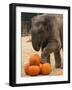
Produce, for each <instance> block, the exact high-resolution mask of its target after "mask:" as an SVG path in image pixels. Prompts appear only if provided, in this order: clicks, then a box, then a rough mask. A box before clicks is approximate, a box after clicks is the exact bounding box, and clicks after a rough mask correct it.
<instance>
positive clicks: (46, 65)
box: [41, 63, 52, 75]
mask: <svg viewBox="0 0 72 90" xmlns="http://www.w3.org/2000/svg"><path fill="white" fill-rule="evenodd" d="M51 71H52V68H51V65H50V64H49V63H44V64H42V67H41V74H43V75H48V74H50V73H51Z"/></svg>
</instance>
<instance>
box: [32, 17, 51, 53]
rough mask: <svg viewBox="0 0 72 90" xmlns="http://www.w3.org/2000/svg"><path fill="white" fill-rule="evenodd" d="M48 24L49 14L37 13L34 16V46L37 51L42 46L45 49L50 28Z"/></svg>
mask: <svg viewBox="0 0 72 90" xmlns="http://www.w3.org/2000/svg"><path fill="white" fill-rule="evenodd" d="M48 24H49V23H48V21H47V15H37V16H35V17H33V18H32V27H31V34H32V46H33V48H34V49H35V50H36V51H39V50H40V48H41V49H43V48H44V47H45V44H46V43H47V42H46V40H47V39H48V36H49V31H48V30H49V28H50V25H48ZM48 26H49V27H48ZM45 42H46V43H45Z"/></svg>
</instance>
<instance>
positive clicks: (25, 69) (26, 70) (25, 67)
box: [24, 63, 30, 75]
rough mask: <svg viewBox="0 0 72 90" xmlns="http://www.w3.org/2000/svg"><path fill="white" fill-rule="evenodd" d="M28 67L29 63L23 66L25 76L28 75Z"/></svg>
mask: <svg viewBox="0 0 72 90" xmlns="http://www.w3.org/2000/svg"><path fill="white" fill-rule="evenodd" d="M29 66H30V65H29V63H27V64H25V65H24V71H25V73H26V74H27V75H29Z"/></svg>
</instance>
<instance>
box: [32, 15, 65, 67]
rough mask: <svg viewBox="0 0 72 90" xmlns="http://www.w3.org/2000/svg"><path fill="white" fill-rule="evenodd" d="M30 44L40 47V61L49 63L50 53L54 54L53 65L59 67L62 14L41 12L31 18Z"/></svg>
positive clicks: (61, 47)
mask: <svg viewBox="0 0 72 90" xmlns="http://www.w3.org/2000/svg"><path fill="white" fill-rule="evenodd" d="M31 37H32V46H33V48H34V50H36V51H39V50H40V49H41V51H42V53H41V63H46V62H48V63H51V62H50V54H51V53H52V52H53V53H54V56H55V67H56V68H61V55H60V50H61V49H63V15H62V14H41V15H37V16H34V17H33V18H32V25H31Z"/></svg>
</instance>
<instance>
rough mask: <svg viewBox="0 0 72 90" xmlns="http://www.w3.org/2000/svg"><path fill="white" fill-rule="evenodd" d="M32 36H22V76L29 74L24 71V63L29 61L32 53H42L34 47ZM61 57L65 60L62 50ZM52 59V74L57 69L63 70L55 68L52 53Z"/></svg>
mask: <svg viewBox="0 0 72 90" xmlns="http://www.w3.org/2000/svg"><path fill="white" fill-rule="evenodd" d="M30 40H31V36H30V35H29V36H25V37H22V38H21V64H22V65H21V71H22V72H21V76H22V77H23V76H27V75H26V74H25V72H24V65H25V64H26V63H28V60H29V57H30V55H32V54H34V53H37V54H39V55H41V51H39V52H36V51H35V50H34V49H33V47H32V43H31V41H30ZM61 57H62V61H63V53H62V51H61ZM50 60H51V66H52V72H51V74H50V75H56V72H57V71H60V72H62V69H56V68H55V59H54V54H53V53H52V54H51V55H50Z"/></svg>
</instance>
